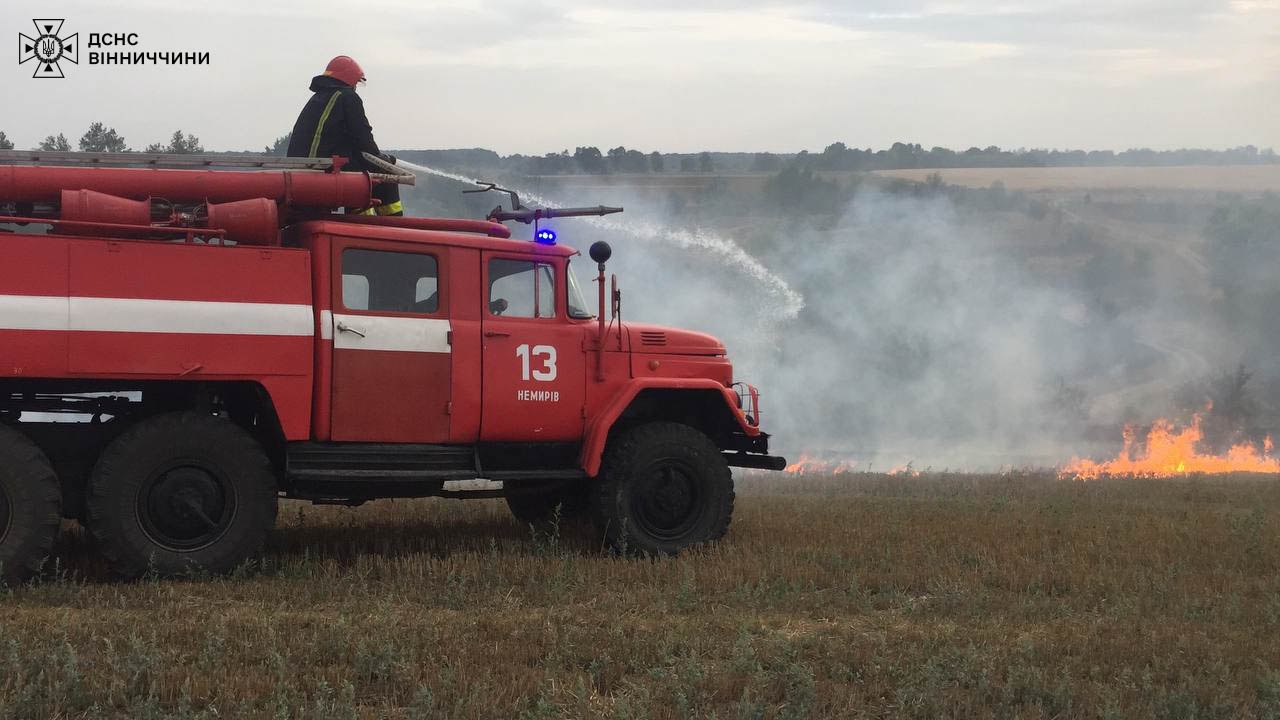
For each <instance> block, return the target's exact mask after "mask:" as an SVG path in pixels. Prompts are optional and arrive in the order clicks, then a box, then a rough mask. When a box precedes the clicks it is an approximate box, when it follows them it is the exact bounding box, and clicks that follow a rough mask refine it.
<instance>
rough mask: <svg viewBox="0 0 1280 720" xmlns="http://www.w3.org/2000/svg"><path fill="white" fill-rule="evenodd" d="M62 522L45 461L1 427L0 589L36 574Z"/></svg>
mask: <svg viewBox="0 0 1280 720" xmlns="http://www.w3.org/2000/svg"><path fill="white" fill-rule="evenodd" d="M61 523H62V489H61V488H60V487H59V486H58V476H57V475H55V474H54V472H53V467H52V466H51V465H50V464H49V459H48V458H47V457H45V454H44V453H43V452H41V451H40V448H38V447H36V444H35V443H33V442H31V441H30V440H28V439H27V436H25V435H23V434H22V433H20V432H18V431H17V430H15V429H13V428H9V427H5V426H3V425H0V585H16V584H18V583H21V582H23V581H25V580H26V579H27V578H30V577H31V576H32V575H35V574H36V573H37V572H39V570H40V566H41V565H42V564H43V563H44V561H45V559H46V558H48V557H49V554H50V552H51V551H52V550H53V542H54V540H56V539H57V537H58V529H59V527H60V526H61Z"/></svg>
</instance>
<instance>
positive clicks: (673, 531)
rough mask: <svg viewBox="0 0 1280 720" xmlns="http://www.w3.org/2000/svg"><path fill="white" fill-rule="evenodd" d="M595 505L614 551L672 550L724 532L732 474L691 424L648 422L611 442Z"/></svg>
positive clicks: (666, 552) (716, 537)
mask: <svg viewBox="0 0 1280 720" xmlns="http://www.w3.org/2000/svg"><path fill="white" fill-rule="evenodd" d="M592 505H593V510H594V515H595V521H596V524H597V526H598V527H599V528H600V530H601V531H602V532H603V533H604V537H605V540H606V541H607V542H608V543H609V545H610V546H612V547H613V548H614V549H617V550H621V551H630V552H640V553H647V554H651V555H674V554H675V553H678V552H680V551H681V550H683V549H684V548H687V547H689V546H690V545H696V544H698V543H705V542H711V541H713V540H719V539H720V538H721V537H724V534H725V532H726V531H727V530H728V529H729V519H730V517H732V515H733V476H732V475H731V474H730V472H729V465H728V464H727V463H726V462H725V461H724V456H723V455H721V454H720V449H719V448H717V447H716V446H715V443H713V442H711V439H710V438H708V437H707V436H706V435H704V434H702V433H701V432H699V431H697V430H695V429H694V428H692V427H689V426H688V425H681V424H678V423H669V422H655V423H649V424H647V425H641V426H639V427H637V428H633V429H631V430H628V431H626V432H624V433H623V434H621V435H620V436H618V437H617V438H615V439H612V440H610V442H609V447H608V449H607V450H606V451H605V457H604V463H603V465H602V467H601V477H600V479H599V481H598V482H597V484H596V487H595V492H594V493H593V495H592Z"/></svg>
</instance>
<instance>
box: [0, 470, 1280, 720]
mask: <svg viewBox="0 0 1280 720" xmlns="http://www.w3.org/2000/svg"><path fill="white" fill-rule="evenodd" d="M560 535H561V536H560V537H556V536H554V535H553V536H541V537H535V536H533V534H531V532H530V531H529V530H528V529H525V528H521V527H519V526H517V525H516V523H515V522H514V521H513V520H511V519H510V516H509V515H508V514H507V512H506V508H505V506H504V505H502V504H501V503H500V502H490V501H477V502H472V503H460V502H456V501H452V502H451V501H410V502H395V503H379V504H371V505H368V506H365V507H363V508H359V509H341V508H317V507H312V506H309V505H296V504H286V505H285V506H284V507H283V508H282V512H281V517H280V523H279V528H278V530H277V532H276V534H275V537H274V538H273V544H272V547H271V548H269V550H268V551H267V553H266V554H265V555H264V556H263V557H262V558H261V559H260V560H259V561H258V562H257V563H255V564H254V566H252V567H247V568H245V569H244V571H243V572H242V573H239V574H238V576H236V577H230V578H217V579H208V578H192V579H190V580H185V581H158V582H157V581H143V582H138V583H132V584H119V583H110V582H103V581H100V580H96V579H94V574H95V573H96V572H97V569H96V567H95V566H94V565H93V563H92V561H91V560H90V559H89V558H90V557H91V556H90V555H89V554H88V553H87V552H86V550H87V548H86V547H85V546H84V544H83V543H84V542H85V541H84V540H83V537H82V536H80V535H78V534H77V533H74V532H68V537H67V539H66V540H65V541H64V543H63V545H64V546H63V548H62V550H61V554H60V555H59V558H58V560H57V563H56V567H54V568H53V569H52V571H51V575H52V576H51V577H50V578H47V579H45V580H43V581H41V582H40V583H37V584H35V585H32V586H29V587H22V588H18V589H13V590H9V591H5V592H3V593H0V717H19V718H23V717H30V718H46V717H59V718H74V717H103V716H120V717H125V716H128V717H144V718H145V717H171V716H172V717H184V718H196V717H204V718H214V717H275V718H350V717H413V718H428V717H440V718H558V717H570V718H595V717H609V718H681V717H717V718H725V719H729V718H775V717H776V718H804V717H814V718H825V717H920V718H936V717H965V718H969V717H977V718H982V717H1025V718H1041V717H1044V718H1049V717H1114V718H1135V717H1136V718H1141V717H1160V718H1165V717H1168V718H1198V717H1221V718H1235V717H1271V718H1274V717H1280V642H1277V632H1278V631H1280V573H1278V572H1277V571H1278V570H1280V483H1278V482H1277V479H1276V478H1274V477H1263V478H1259V477H1253V478H1226V479H1223V478H1213V479H1209V478H1202V479H1187V480H1169V481H1154V480H1153V481H1145V480H1138V481H1135V480H1111V481H1101V482H1092V483H1079V482H1070V481H1059V480H1056V479H1053V478H1052V477H1050V476H1044V475H1026V476H1023V475H1010V476H960V475H952V476H936V475H935V476H922V477H918V478H904V477H893V478H890V477H886V476H881V475H866V476H862V475H853V476H841V477H840V478H830V477H803V478H799V479H787V480H748V481H745V482H742V483H740V496H739V503H738V514H737V516H736V519H735V521H734V524H733V527H732V528H731V530H730V535H729V537H728V539H727V540H726V541H725V542H723V543H721V544H719V545H717V546H714V547H710V548H705V549H701V550H699V551H696V552H692V553H689V554H687V555H685V556H682V557H679V558H676V559H659V560H646V559H620V558H615V557H609V556H607V555H605V554H604V553H601V552H600V551H598V550H597V549H596V548H595V547H593V546H592V544H591V542H590V541H588V540H586V539H585V537H582V536H579V535H577V534H575V533H574V532H571V531H570V529H568V528H566V529H565V531H564V532H562V533H560Z"/></svg>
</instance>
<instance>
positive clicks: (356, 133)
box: [289, 75, 382, 170]
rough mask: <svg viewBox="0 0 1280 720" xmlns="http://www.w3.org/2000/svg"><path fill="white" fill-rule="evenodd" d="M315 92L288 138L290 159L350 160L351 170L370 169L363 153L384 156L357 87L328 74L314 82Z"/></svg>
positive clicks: (316, 77) (312, 81)
mask: <svg viewBox="0 0 1280 720" xmlns="http://www.w3.org/2000/svg"><path fill="white" fill-rule="evenodd" d="M311 91H312V92H313V93H314V94H313V95H312V96H311V99H310V100H308V101H307V104H306V105H305V106H303V108H302V112H301V113H300V114H299V115H298V122H296V123H294V125H293V136H292V137H291V138H290V139H289V157H329V156H331V155H340V156H342V157H345V158H350V159H351V164H350V165H348V167H350V168H351V169H352V170H370V169H371V168H368V167H366V163H365V162H364V158H363V157H362V156H361V155H360V152H367V153H371V154H373V155H378V156H381V155H382V152H381V151H380V150H378V143H376V142H374V140H373V127H372V126H370V125H369V119H368V118H367V117H365V114H364V101H363V100H361V99H360V96H359V95H357V94H356V90H355V88H353V87H351V86H350V85H347V84H346V83H344V82H341V81H339V80H335V79H334V78H331V77H328V76H326V75H317V76H315V77H314V78H312V79H311Z"/></svg>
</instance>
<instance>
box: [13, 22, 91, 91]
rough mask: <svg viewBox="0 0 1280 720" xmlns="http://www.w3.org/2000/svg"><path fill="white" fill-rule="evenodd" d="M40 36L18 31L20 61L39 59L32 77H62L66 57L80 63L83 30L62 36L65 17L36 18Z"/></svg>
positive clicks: (37, 32) (21, 62)
mask: <svg viewBox="0 0 1280 720" xmlns="http://www.w3.org/2000/svg"><path fill="white" fill-rule="evenodd" d="M31 22H32V23H34V24H35V26H36V37H34V38H31V37H27V36H26V34H24V33H18V64H19V65H21V64H23V63H26V62H28V61H31V60H35V61H36V71H35V73H34V74H33V75H32V76H31V77H37V78H60V77H65V76H64V75H63V74H62V61H63V60H67V61H69V62H72V63H75V64H79V63H80V38H79V33H75V34H72V35H68V36H66V37H62V23H63V21H62V20H32V21H31Z"/></svg>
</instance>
